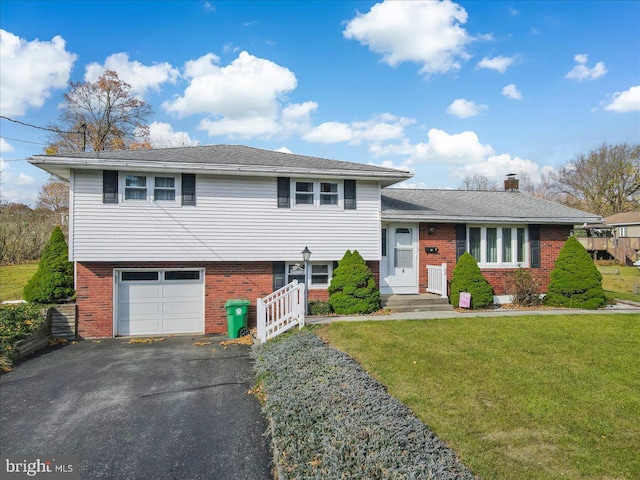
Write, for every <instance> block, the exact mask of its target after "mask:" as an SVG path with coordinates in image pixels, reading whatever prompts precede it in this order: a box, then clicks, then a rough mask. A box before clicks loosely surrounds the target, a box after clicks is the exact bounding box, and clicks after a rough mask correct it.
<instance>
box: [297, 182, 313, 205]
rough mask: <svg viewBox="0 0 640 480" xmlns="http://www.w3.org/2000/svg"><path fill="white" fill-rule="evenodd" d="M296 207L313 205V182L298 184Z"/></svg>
mask: <svg viewBox="0 0 640 480" xmlns="http://www.w3.org/2000/svg"><path fill="white" fill-rule="evenodd" d="M296 205H313V182H296Z"/></svg>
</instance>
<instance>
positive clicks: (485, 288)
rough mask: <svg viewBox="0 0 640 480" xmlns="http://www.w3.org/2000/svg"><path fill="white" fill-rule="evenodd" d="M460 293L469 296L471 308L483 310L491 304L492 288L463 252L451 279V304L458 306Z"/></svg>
mask: <svg viewBox="0 0 640 480" xmlns="http://www.w3.org/2000/svg"><path fill="white" fill-rule="evenodd" d="M460 292H468V293H470V294H471V308H484V307H488V306H489V305H491V304H492V303H493V287H492V286H491V284H490V283H489V282H487V280H486V279H485V278H484V276H483V275H482V272H481V271H480V267H478V262H476V259H475V258H473V256H472V255H471V254H470V253H469V252H465V253H464V254H463V255H462V256H461V257H460V258H459V259H458V263H456V266H455V268H454V269H453V277H452V279H451V295H450V297H449V298H450V300H451V304H452V305H454V306H458V305H459V304H460Z"/></svg>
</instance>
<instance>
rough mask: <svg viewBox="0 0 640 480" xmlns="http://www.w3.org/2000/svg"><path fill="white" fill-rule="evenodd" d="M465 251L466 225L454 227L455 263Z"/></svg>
mask: <svg viewBox="0 0 640 480" xmlns="http://www.w3.org/2000/svg"><path fill="white" fill-rule="evenodd" d="M466 251H467V225H466V224H465V223H461V224H458V225H456V262H457V261H458V259H459V258H460V257H461V256H462V255H464V252H466Z"/></svg>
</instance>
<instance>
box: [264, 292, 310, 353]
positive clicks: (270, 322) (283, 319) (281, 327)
mask: <svg viewBox="0 0 640 480" xmlns="http://www.w3.org/2000/svg"><path fill="white" fill-rule="evenodd" d="M257 305H258V307H257V313H258V340H260V342H261V343H264V342H266V341H267V340H269V339H270V338H273V337H276V336H278V335H280V334H281V333H283V332H286V331H287V330H289V329H290V328H292V327H295V326H296V325H298V327H299V328H302V327H303V326H304V313H305V307H306V305H305V286H304V283H298V281H297V280H294V281H293V282H291V283H290V284H288V285H285V286H284V287H282V288H281V289H279V290H276V291H275V292H273V293H272V294H271V295H269V296H267V297H264V298H258V302H257Z"/></svg>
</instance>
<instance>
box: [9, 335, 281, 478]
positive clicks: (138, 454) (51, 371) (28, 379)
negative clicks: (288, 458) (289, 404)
mask: <svg viewBox="0 0 640 480" xmlns="http://www.w3.org/2000/svg"><path fill="white" fill-rule="evenodd" d="M202 338H203V337H202V336H196V337H168V338H166V339H165V340H164V341H160V342H155V343H136V344H131V343H129V339H125V338H115V339H107V340H101V341H99V342H95V341H90V340H84V341H81V342H78V343H77V344H75V345H71V344H68V345H65V346H64V347H59V348H56V349H52V350H50V351H45V352H44V353H41V354H39V355H37V356H35V357H33V358H31V359H28V360H26V361H24V362H22V363H20V364H18V366H17V367H16V368H15V370H14V371H13V372H10V373H7V374H4V375H2V377H1V378H0V453H1V454H4V455H8V454H21V455H30V454H33V455H45V456H53V455H77V456H78V457H79V465H78V467H77V471H78V472H79V473H80V478H82V479H84V478H87V479H89V478H90V479H94V478H121V479H124V478H126V479H137V478H154V479H200V478H202V479H218V478H220V479H222V478H224V479H267V478H273V477H272V475H271V465H270V462H271V454H270V450H269V444H268V439H267V438H266V437H265V436H264V432H265V431H266V430H267V423H266V421H265V419H264V418H263V417H262V415H261V413H260V405H259V403H258V401H257V399H256V398H255V396H253V395H247V393H246V392H247V390H249V389H250V388H251V387H252V386H253V383H254V379H255V377H254V374H253V369H252V363H251V359H250V357H249V347H247V346H244V345H231V346H229V347H227V349H226V350H225V349H224V347H222V346H221V345H220V344H219V342H220V341H221V340H224V339H225V338H226V337H207V341H211V342H212V344H211V345H205V346H196V345H194V343H195V342H196V341H198V340H201V339H202Z"/></svg>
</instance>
